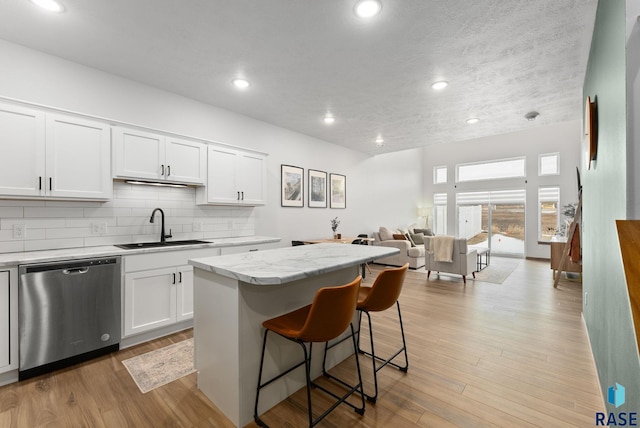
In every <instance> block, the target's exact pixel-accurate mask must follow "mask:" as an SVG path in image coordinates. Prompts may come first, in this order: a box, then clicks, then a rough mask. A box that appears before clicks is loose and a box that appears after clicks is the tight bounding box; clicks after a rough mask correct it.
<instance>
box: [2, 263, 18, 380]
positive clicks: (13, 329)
mask: <svg viewBox="0 0 640 428" xmlns="http://www.w3.org/2000/svg"><path fill="white" fill-rule="evenodd" d="M17 368H18V272H17V269H10V270H4V271H0V373H2V372H6V371H9V370H15V369H17Z"/></svg>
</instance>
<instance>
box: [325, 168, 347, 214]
mask: <svg viewBox="0 0 640 428" xmlns="http://www.w3.org/2000/svg"><path fill="white" fill-rule="evenodd" d="M329 181H330V186H331V190H330V192H329V193H330V195H331V196H330V197H331V208H346V207H347V177H346V176H344V175H341V174H329Z"/></svg>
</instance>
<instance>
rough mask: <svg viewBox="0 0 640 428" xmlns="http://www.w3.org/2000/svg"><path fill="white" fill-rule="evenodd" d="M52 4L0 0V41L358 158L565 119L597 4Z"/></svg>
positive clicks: (84, 0) (82, 0)
mask: <svg viewBox="0 0 640 428" xmlns="http://www.w3.org/2000/svg"><path fill="white" fill-rule="evenodd" d="M62 1H63V3H64V5H65V7H66V9H67V10H66V12H65V13H63V14H50V13H46V12H42V11H40V10H39V9H37V8H36V7H35V6H33V5H32V4H31V3H30V2H28V1H27V0H0V38H1V39H4V40H7V41H10V42H14V43H18V44H21V45H24V46H28V47H31V48H34V49H37V50H40V51H44V52H47V53H50V54H53V55H57V56H60V57H62V58H65V59H68V60H71V61H75V62H78V63H81V64H85V65H88V66H91V67H95V68H98V69H101V70H104V71H107V72H110V73H114V74H117V75H121V76H124V77H127V78H130V79H133V80H137V81H140V82H144V83H146V84H149V85H152V86H156V87H158V88H162V89H166V90H168V91H172V92H175V93H178V94H182V95H184V96H187V97H190V98H194V99H197V100H200V101H203V102H206V103H208V104H211V105H215V106H219V107H223V108H226V109H229V110H232V111H235V112H238V113H241V114H244V115H247V116H250V117H254V118H256V119H260V120H263V121H265V122H269V123H272V124H275V125H278V126H282V127H284V128H289V129H292V130H295V131H298V132H301V133H303V134H307V135H310V136H313V137H317V138H320V139H323V140H326V141H330V142H333V143H336V144H340V145H343V146H346V147H350V148H352V149H354V150H358V151H362V152H366V153H370V154H376V153H385V152H392V151H398V150H405V149H410V148H415V147H421V146H425V145H429V144H438V143H448V142H456V141H461V140H467V139H471V138H477V137H484V136H490V135H496V134H502V133H506V132H512V131H517V130H522V129H527V128H530V127H537V126H541V125H547V124H552V123H557V122H564V121H568V120H575V119H580V118H581V112H582V84H583V81H584V75H585V70H586V64H587V59H588V53H589V46H590V43H591V33H592V30H593V23H594V18H595V9H596V6H597V0H474V1H471V0H448V1H443V0H382V1H383V9H382V12H381V14H380V15H378V16H377V17H375V18H373V19H371V20H369V21H364V20H362V19H360V18H357V17H356V16H355V15H354V14H353V13H352V11H353V6H354V4H355V0H321V1H319V0H189V1H179V0H106V1H100V2H99V1H97V0H62ZM239 75H240V76H244V77H246V78H247V79H249V80H250V81H251V83H252V86H251V87H250V88H249V89H248V90H245V91H239V90H237V89H235V88H234V87H232V86H231V84H230V82H231V80H232V79H233V78H234V77H236V76H239ZM437 80H447V81H449V82H450V86H449V87H448V88H446V89H445V90H443V91H439V92H436V91H434V90H432V89H431V88H430V85H431V83H433V82H434V81H437ZM532 110H535V111H538V112H540V116H539V117H538V119H537V120H536V121H534V122H528V121H527V120H525V119H524V115H525V114H526V113H527V112H529V111H532ZM327 111H330V112H331V113H332V114H333V115H334V116H335V118H336V121H335V123H334V124H332V125H330V126H328V125H326V124H325V123H324V122H323V121H322V118H323V116H324V115H325V113H326V112H327ZM470 117H478V118H480V119H481V120H480V122H479V123H477V124H475V125H468V124H467V123H466V119H468V118H470ZM378 134H381V135H382V136H383V138H384V140H385V145H384V147H382V148H379V147H376V145H375V143H374V140H375V138H376V137H377V135H378Z"/></svg>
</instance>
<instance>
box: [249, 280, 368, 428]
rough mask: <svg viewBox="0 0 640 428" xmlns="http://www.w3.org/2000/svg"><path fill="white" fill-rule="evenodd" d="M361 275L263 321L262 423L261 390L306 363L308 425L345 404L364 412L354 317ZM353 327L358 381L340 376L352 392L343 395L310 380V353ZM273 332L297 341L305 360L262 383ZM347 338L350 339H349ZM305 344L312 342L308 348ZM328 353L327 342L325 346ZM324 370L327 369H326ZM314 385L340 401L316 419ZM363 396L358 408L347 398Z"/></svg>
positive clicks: (258, 390) (259, 421)
mask: <svg viewBox="0 0 640 428" xmlns="http://www.w3.org/2000/svg"><path fill="white" fill-rule="evenodd" d="M361 281H362V277H360V276H358V277H357V278H356V279H355V280H353V281H352V282H351V283H349V284H346V285H341V286H337V287H324V288H321V289H319V290H318V291H317V292H316V295H315V298H314V299H313V303H311V304H310V305H307V306H305V307H303V308H300V309H297V310H295V311H292V312H289V313H287V314H284V315H281V316H279V317H276V318H271V319H269V320H266V321H264V322H263V323H262V326H263V327H264V328H265V332H264V340H263V342H262V357H261V358H260V372H259V375H258V388H257V391H256V403H255V407H254V410H253V418H254V420H255V421H256V423H257V424H258V425H259V426H263V427H266V426H267V425H266V424H265V423H264V422H263V421H262V420H261V419H260V417H259V416H258V400H259V398H260V390H261V389H262V388H264V387H266V386H267V385H269V384H271V383H272V382H274V381H275V380H277V379H280V378H281V377H282V376H284V375H286V374H287V373H289V372H291V371H293V370H295V369H296V368H298V367H300V366H302V365H303V364H304V367H305V374H306V379H307V407H308V413H309V427H313V426H314V425H316V424H317V423H318V422H320V421H321V420H322V419H323V418H324V417H325V416H327V415H328V414H329V413H330V412H331V411H332V410H333V409H335V408H336V407H338V406H339V405H340V404H341V403H344V404H346V405H348V406H350V407H351V408H353V409H354V410H355V411H356V412H357V413H358V414H360V415H362V414H364V390H363V389H362V376H361V373H360V363H359V361H358V345H357V344H356V339H355V334H354V329H353V325H352V324H351V320H352V319H353V316H354V314H355V311H356V303H357V301H358V292H359V289H360V282H361ZM348 326H350V327H351V336H348V337H351V339H352V342H353V350H354V354H355V358H356V368H357V371H358V384H357V385H355V386H351V385H348V384H346V383H345V382H343V381H341V380H339V379H337V380H338V381H339V382H340V383H341V384H342V385H345V386H347V387H349V388H350V389H349V391H348V392H347V393H346V394H345V395H343V396H342V397H340V396H338V395H336V394H334V393H333V392H331V391H329V390H327V389H325V388H324V387H322V386H320V385H318V384H317V383H315V382H313V381H312V380H311V375H310V369H311V354H312V351H313V343H314V342H325V343H326V342H328V341H329V340H332V339H335V338H336V337H338V336H339V335H340V334H342V333H343V332H344V331H345V330H346V329H347V327H348ZM270 331H272V332H274V333H276V334H279V335H280V336H282V337H284V338H285V339H288V340H291V341H293V342H295V343H298V344H299V345H300V346H301V347H302V350H303V353H304V361H301V362H300V363H298V364H296V365H294V366H293V367H291V368H289V369H287V370H286V371H284V372H283V373H281V374H279V375H277V376H276V377H274V378H272V379H270V380H268V381H265V382H264V383H262V368H263V364H264V351H265V348H266V345H267V334H268V333H269V332H270ZM348 337H347V338H348ZM306 343H309V349H308V350H307V346H306ZM325 353H326V345H325ZM323 370H324V368H323ZM311 387H314V388H318V389H320V390H322V391H324V392H326V393H327V394H329V395H331V396H332V397H333V398H335V399H336V400H337V401H336V402H335V403H333V405H331V407H329V409H327V410H326V411H325V412H324V413H322V414H321V415H320V416H319V417H318V418H317V419H315V420H314V419H313V414H312V407H311ZM356 391H357V392H359V393H360V395H361V402H362V404H361V406H360V407H356V406H355V405H354V404H352V403H350V402H348V401H347V398H348V397H349V396H350V395H352V394H353V393H354V392H356Z"/></svg>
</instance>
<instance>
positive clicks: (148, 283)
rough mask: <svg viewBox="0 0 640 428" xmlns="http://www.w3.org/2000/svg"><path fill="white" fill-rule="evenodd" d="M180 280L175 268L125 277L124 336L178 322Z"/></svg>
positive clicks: (137, 273)
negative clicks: (178, 286)
mask: <svg viewBox="0 0 640 428" xmlns="http://www.w3.org/2000/svg"><path fill="white" fill-rule="evenodd" d="M176 282H177V278H176V269H175V268H164V269H155V270H147V271H141V272H133V273H128V274H126V275H125V276H124V293H125V297H124V336H128V335H131V334H135V333H140V332H143V331H147V330H153V329H155V328H158V327H162V326H165V325H169V324H173V323H175V320H176V286H175V283H176Z"/></svg>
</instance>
